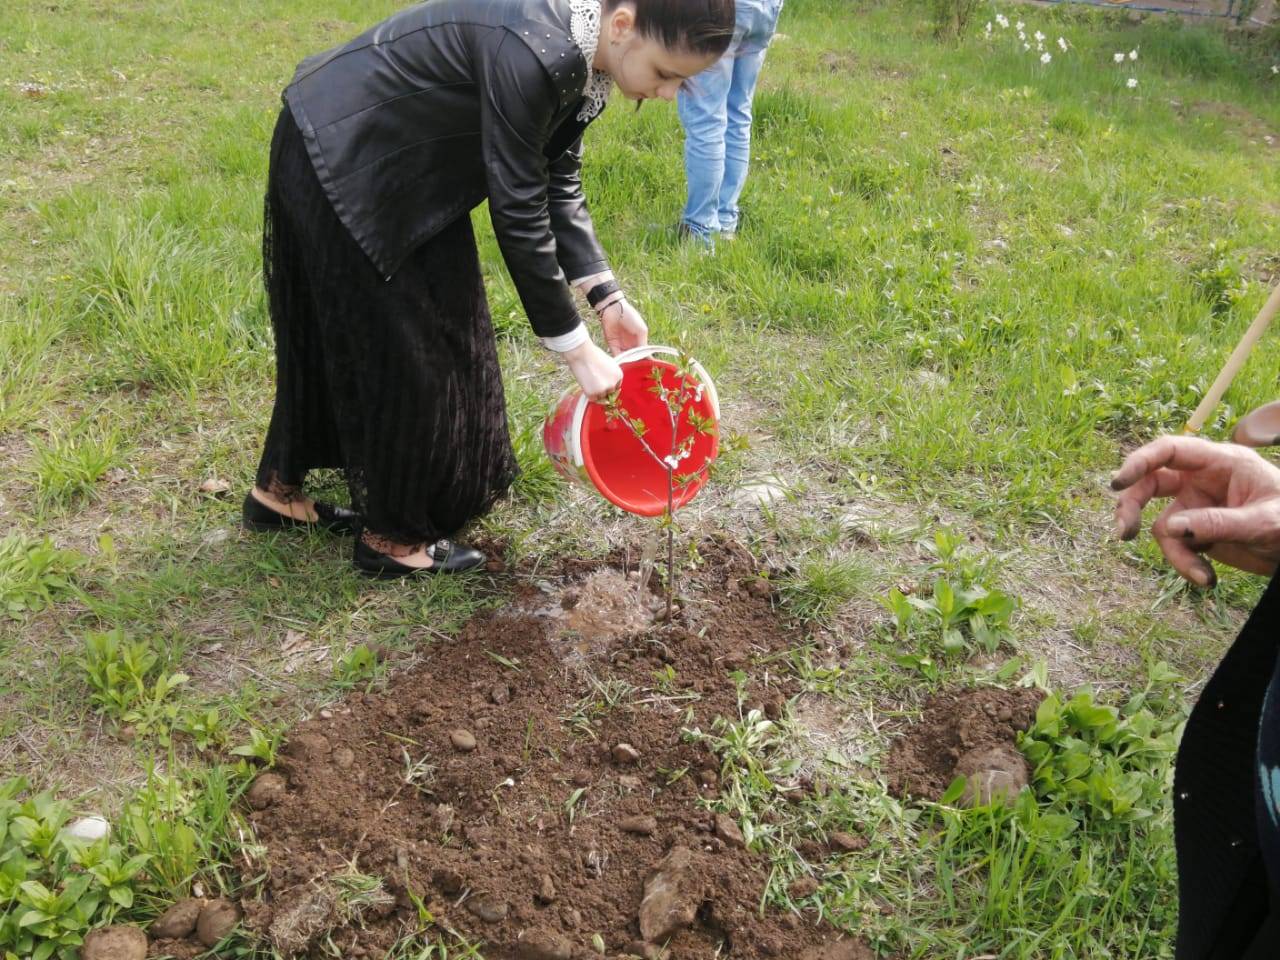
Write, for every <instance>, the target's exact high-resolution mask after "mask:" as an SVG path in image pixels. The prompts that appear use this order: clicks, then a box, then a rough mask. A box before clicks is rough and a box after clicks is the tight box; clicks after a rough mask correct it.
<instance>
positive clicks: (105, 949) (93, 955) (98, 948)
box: [80, 925, 147, 960]
mask: <svg viewBox="0 0 1280 960" xmlns="http://www.w3.org/2000/svg"><path fill="white" fill-rule="evenodd" d="M146 955H147V935H146V934H145V933H143V932H142V931H141V930H139V929H138V928H137V927H129V926H123V925H122V926H115V927H99V928H98V929H97V930H94V931H92V932H90V934H89V935H88V936H87V937H85V938H84V944H83V945H82V946H81V947H80V956H81V957H82V958H83V960H144V958H145V957H146Z"/></svg>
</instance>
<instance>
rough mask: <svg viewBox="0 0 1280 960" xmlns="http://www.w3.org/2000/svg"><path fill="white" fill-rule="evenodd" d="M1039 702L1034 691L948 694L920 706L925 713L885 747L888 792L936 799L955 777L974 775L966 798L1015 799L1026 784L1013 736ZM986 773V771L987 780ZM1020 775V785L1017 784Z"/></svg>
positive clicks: (1027, 723)
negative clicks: (972, 792)
mask: <svg viewBox="0 0 1280 960" xmlns="http://www.w3.org/2000/svg"><path fill="white" fill-rule="evenodd" d="M1043 699H1044V693H1043V692H1041V691H1039V690H1032V689H1026V688H1021V687H1019V688H1016V689H1013V690H1000V689H996V688H993V687H984V688H981V689H977V690H953V691H948V692H944V693H940V694H938V695H937V696H935V697H933V698H932V699H930V700H929V702H928V703H926V704H925V708H924V715H923V716H922V717H921V718H920V720H919V721H918V722H916V723H914V724H912V725H911V726H910V727H908V728H907V729H906V731H905V732H904V733H903V735H902V736H901V737H899V738H898V739H896V740H895V741H894V742H893V745H892V746H891V747H890V748H889V753H888V756H887V757H886V759H885V763H884V772H885V774H886V776H887V778H888V782H889V789H890V790H892V791H893V792H894V793H896V794H898V795H900V796H904V797H920V798H923V799H927V800H936V799H938V797H940V796H941V795H942V794H943V792H944V791H945V790H946V789H947V787H949V786H950V785H951V782H952V781H953V780H954V779H955V778H956V776H957V775H958V774H962V773H963V774H965V775H966V776H969V777H974V776H975V774H983V776H981V777H976V778H975V779H977V780H981V781H983V782H986V781H990V782H989V783H987V784H986V787H985V790H986V793H985V796H984V794H983V792H982V791H983V790H984V787H983V786H982V785H981V784H979V783H975V784H974V785H973V786H972V789H973V790H974V791H976V794H975V795H973V796H972V797H971V800H974V801H977V802H989V800H990V799H991V797H992V796H993V795H994V794H996V793H1001V794H1003V795H1006V796H1008V795H1016V794H1017V791H1018V790H1019V789H1021V787H1022V786H1023V785H1025V784H1026V782H1027V770H1026V761H1025V760H1024V759H1022V754H1021V753H1020V752H1019V751H1018V749H1017V742H1018V733H1019V731H1022V730H1026V729H1027V728H1028V727H1030V726H1031V723H1032V721H1033V720H1034V719H1035V714H1036V708H1037V707H1038V706H1039V705H1040V701H1041V700H1043ZM986 773H991V774H992V775H991V776H990V777H987V776H986ZM1019 776H1020V778H1021V779H1020V781H1019Z"/></svg>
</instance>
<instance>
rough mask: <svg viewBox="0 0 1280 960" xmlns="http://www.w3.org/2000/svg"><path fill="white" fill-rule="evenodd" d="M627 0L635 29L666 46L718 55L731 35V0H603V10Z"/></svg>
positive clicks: (689, 51)
mask: <svg viewBox="0 0 1280 960" xmlns="http://www.w3.org/2000/svg"><path fill="white" fill-rule="evenodd" d="M623 2H628V3H630V4H631V5H632V6H634V7H635V8H636V30H637V31H638V32H639V33H640V35H641V36H644V37H648V38H649V39H650V40H656V41H657V42H658V43H661V44H662V45H663V46H664V47H666V48H667V49H669V50H683V51H685V52H686V53H694V54H703V55H705V56H714V57H719V56H721V55H722V54H723V53H724V52H725V51H726V50H727V49H729V41H730V40H732V39H733V24H734V5H733V0H606V3H605V12H608V11H611V10H614V9H616V8H617V6H618V5H619V4H620V3H623Z"/></svg>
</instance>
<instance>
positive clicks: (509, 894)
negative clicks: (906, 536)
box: [246, 542, 871, 960]
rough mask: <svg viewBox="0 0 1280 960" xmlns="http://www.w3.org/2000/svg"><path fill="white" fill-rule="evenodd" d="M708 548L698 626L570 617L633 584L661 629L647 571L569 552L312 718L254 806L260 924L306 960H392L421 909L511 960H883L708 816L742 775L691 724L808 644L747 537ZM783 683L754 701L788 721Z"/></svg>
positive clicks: (733, 702) (725, 707)
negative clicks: (768, 906) (729, 775)
mask: <svg viewBox="0 0 1280 960" xmlns="http://www.w3.org/2000/svg"><path fill="white" fill-rule="evenodd" d="M700 549H701V553H702V556H703V557H704V558H706V559H707V561H708V562H707V564H706V565H705V566H704V567H703V568H702V570H701V571H700V573H699V575H698V579H697V582H696V583H694V584H691V585H690V586H689V590H688V591H687V592H688V593H690V595H696V596H698V597H701V598H703V599H702V600H701V601H700V602H699V603H697V604H693V603H690V604H689V605H688V607H689V610H688V620H687V621H686V622H684V623H681V624H677V625H650V626H648V627H646V628H644V629H641V630H639V631H638V632H632V633H622V634H616V633H615V632H613V631H611V630H609V629H600V627H601V622H600V618H598V617H595V616H594V615H593V616H590V617H586V616H584V614H585V613H586V611H584V612H583V614H580V615H578V616H573V617H566V616H564V615H562V614H563V612H564V611H565V610H566V609H567V610H569V611H573V610H576V609H578V607H579V606H581V605H582V604H583V603H584V602H585V603H588V604H593V603H596V602H597V600H603V599H604V594H605V593H607V591H608V589H618V590H622V589H624V588H625V585H626V584H628V583H631V584H632V585H633V587H634V589H635V590H636V591H637V598H636V601H635V602H636V603H637V605H638V606H637V610H636V613H635V616H636V621H637V622H648V620H650V619H651V604H650V602H649V601H648V600H647V599H645V598H643V597H640V596H639V594H640V593H642V592H643V591H641V590H640V588H639V586H638V584H636V583H635V578H628V577H627V576H626V574H625V572H623V573H622V574H621V575H620V576H616V575H615V573H609V574H607V575H602V574H601V572H600V568H599V567H598V566H597V567H596V568H595V569H591V568H590V567H588V566H585V565H578V564H573V563H570V564H566V565H565V567H564V568H563V569H562V571H561V573H562V574H563V576H562V577H561V578H558V581H559V582H558V583H554V584H550V585H549V584H548V581H546V580H544V581H543V582H542V583H541V584H540V585H531V586H530V587H529V588H528V589H527V590H526V591H525V595H524V596H522V597H519V598H517V600H516V602H515V603H513V604H512V605H511V606H510V607H508V608H506V609H504V610H501V611H498V612H497V613H491V614H487V615H484V616H482V617H479V618H477V619H475V620H473V621H471V622H470V623H469V624H468V625H467V626H466V627H464V629H463V630H462V631H461V633H460V634H459V635H458V636H457V637H456V638H455V639H454V640H452V641H451V642H448V643H443V642H442V643H440V644H438V645H436V646H435V647H433V648H431V649H430V650H429V651H428V652H427V653H426V659H425V661H424V662H423V663H422V664H421V665H420V666H417V667H415V668H414V669H413V670H412V671H410V672H408V673H406V674H403V675H401V676H399V677H397V678H395V679H393V680H392V681H391V682H390V683H389V684H388V686H387V687H386V689H384V690H381V691H378V692H376V693H365V694H356V695H353V696H352V697H350V698H348V700H347V701H346V702H344V703H342V704H339V705H335V706H334V707H332V708H330V710H328V711H327V716H325V717H317V718H315V719H313V720H310V721H308V722H306V723H304V724H302V725H300V726H299V727H297V728H295V729H294V730H292V731H291V732H290V733H289V734H288V735H287V738H286V745H285V748H284V750H283V751H282V756H281V759H280V762H279V764H278V766H277V768H276V770H275V771H274V772H275V773H277V774H279V775H281V776H283V777H284V778H285V781H286V786H285V789H284V790H283V791H278V790H277V789H276V786H278V785H274V784H273V785H272V787H271V788H270V789H265V788H264V789H263V790H262V791H260V792H259V794H257V796H258V797H259V798H264V797H269V798H270V800H269V802H267V803H266V804H265V805H264V806H262V807H261V808H260V809H254V808H253V807H252V806H251V807H249V809H248V810H247V815H248V816H249V817H250V819H251V820H252V822H253V825H254V828H255V830H256V832H257V835H258V838H259V840H260V841H261V842H262V843H263V844H264V845H265V850H266V852H265V861H266V864H267V870H268V873H267V879H266V883H265V887H264V892H265V894H264V903H262V904H254V905H252V907H247V909H246V913H247V915H248V918H247V920H246V923H247V925H248V926H249V927H250V928H251V929H253V930H255V931H257V932H258V933H260V934H262V935H263V936H266V937H267V938H268V939H270V940H271V941H272V942H273V944H274V945H275V946H276V948H277V949H278V950H279V951H280V952H281V953H282V954H283V955H285V956H307V955H315V956H319V955H320V949H321V948H320V946H319V944H320V943H321V942H322V941H327V942H331V943H332V944H333V945H335V946H336V947H337V948H338V949H339V950H340V951H341V952H342V955H343V956H352V957H363V956H381V955H382V953H383V952H384V951H385V950H386V949H387V948H388V947H390V946H391V945H392V944H393V943H394V942H395V941H396V940H397V938H399V937H401V936H403V935H405V934H406V933H411V932H413V931H414V930H415V929H417V927H418V922H419V920H418V918H419V912H418V908H417V906H416V904H415V903H414V900H415V899H417V900H419V901H420V902H421V903H422V904H423V905H424V906H425V907H426V908H427V909H428V910H429V911H430V913H431V915H432V916H433V917H434V919H435V932H436V933H439V932H441V931H447V930H452V931H457V932H459V933H461V934H463V935H465V936H466V937H467V938H468V939H470V940H472V941H479V942H483V944H484V946H483V947H482V952H483V954H484V956H485V957H487V958H490V960H504V958H513V960H540V958H553V960H554V958H566V960H585V958H587V957H598V956H600V953H599V952H598V947H599V944H600V943H601V942H603V944H604V948H605V954H604V955H605V956H608V957H624V956H642V957H657V956H665V957H669V958H671V960H686V958H688V960H695V958H696V960H701V958H707V960H710V958H712V957H735V958H745V960H756V958H768V957H800V958H807V960H829V958H835V957H857V956H862V955H863V954H862V953H861V951H862V949H863V948H862V947H861V946H860V945H858V944H856V943H855V942H853V941H849V940H841V939H840V937H839V935H838V934H837V933H836V932H835V931H832V930H830V929H829V928H824V927H820V926H819V925H818V922H817V918H816V916H815V915H812V914H809V915H796V914H779V913H777V912H773V913H766V914H765V915H764V916H763V917H762V916H761V915H760V911H759V905H760V902H761V899H762V896H763V894H764V890H765V885H766V883H767V879H768V876H769V864H767V863H765V862H762V860H761V858H760V857H759V856H757V855H756V854H754V853H752V852H750V851H748V850H747V849H746V848H745V846H744V845H743V843H742V836H741V833H740V832H739V831H738V829H737V826H736V824H734V823H733V821H732V820H730V819H729V818H727V817H725V816H723V815H720V816H719V817H717V816H716V815H715V814H714V813H713V812H711V811H710V810H709V809H708V805H709V803H710V802H711V801H713V800H714V799H715V797H716V796H717V793H718V789H719V778H720V764H719V761H718V759H717V758H716V757H715V756H714V754H713V753H712V752H711V751H710V750H709V749H708V748H707V747H706V746H705V745H704V744H702V743H699V742H695V741H694V740H693V739H692V738H690V737H689V736H687V735H686V732H685V731H686V730H687V729H688V728H691V727H695V726H696V727H699V728H701V729H702V730H710V729H711V727H712V724H713V721H714V718H715V717H717V716H724V717H731V718H736V717H737V715H738V709H739V704H738V696H737V690H736V687H735V684H734V681H733V678H732V677H731V676H730V674H731V672H733V671H736V670H741V669H744V668H747V667H749V665H750V663H751V661H752V660H753V659H754V658H755V657H759V656H768V655H770V654H774V653H777V652H779V651H781V650H784V649H786V648H788V647H789V646H792V645H795V644H797V643H799V642H801V638H800V637H799V636H798V635H792V634H791V633H790V632H788V630H787V629H786V628H785V627H784V626H783V625H782V624H781V623H780V621H779V620H778V618H777V616H776V614H775V613H774V611H773V609H772V604H771V598H770V596H769V594H768V591H767V590H762V589H759V583H758V581H757V578H756V571H755V569H754V567H753V561H752V559H751V558H750V555H749V554H747V553H746V551H745V550H741V548H735V547H734V545H732V544H730V543H726V542H716V543H712V544H704V545H703V546H702V547H701V548H700ZM549 586H550V589H549ZM557 592H559V594H560V597H559V599H560V600H561V601H562V602H561V605H560V606H559V610H560V611H561V614H555V615H552V614H549V613H547V612H546V611H547V610H548V609H551V608H554V607H556V604H555V603H553V602H551V601H552V600H554V599H555V594H556V593H557ZM539 594H541V595H542V596H541V597H540V596H539ZM598 595H599V596H598ZM565 600H568V604H569V605H568V607H567V608H566V607H565V606H564V605H563V601H565ZM599 606H600V608H601V609H603V610H605V611H606V612H607V613H608V614H609V616H608V617H605V618H604V619H605V620H607V621H608V622H609V623H611V624H615V623H617V622H619V621H622V622H627V623H630V622H632V620H631V619H630V618H631V614H630V613H629V612H628V611H627V610H625V609H623V608H622V607H621V606H619V605H617V604H614V603H612V601H608V602H601V603H599ZM540 609H541V610H543V615H539V614H538V612H537V611H538V610H540ZM531 610H532V611H533V612H530V611H531ZM583 627H586V629H582V628H583ZM566 634H568V635H570V636H571V637H575V638H577V640H578V642H576V643H570V644H569V645H568V646H566V644H565V641H564V637H565V635H566ZM566 653H568V654H571V655H566ZM760 674H761V675H762V676H767V677H769V679H768V681H767V682H764V681H755V682H753V683H752V684H751V685H750V686H749V687H748V688H747V696H748V697H749V698H750V703H749V704H747V706H758V707H761V708H762V709H765V710H767V711H768V712H770V713H772V714H774V715H776V714H777V713H778V710H779V708H780V706H781V704H782V703H783V702H784V700H785V698H786V697H787V696H788V695H789V694H790V693H792V692H793V691H791V690H790V689H788V688H787V687H786V686H785V683H784V682H783V681H779V680H778V678H776V677H775V676H774V675H773V674H772V673H768V672H766V671H760ZM780 684H781V685H780ZM356 874H359V875H362V876H365V877H376V878H380V879H381V885H380V890H378V891H376V892H377V894H378V895H377V896H368V895H366V893H367V891H366V887H367V884H364V882H363V881H354V883H355V886H356V887H358V888H359V890H358V891H355V892H353V890H352V886H353V879H352V878H353V875H356ZM362 884H363V885H362ZM383 894H385V895H383ZM663 945H665V947H666V951H667V952H665V953H662V952H661V951H660V948H661V947H662V946H663ZM831 950H835V951H836V952H834V953H832V952H829V951H831ZM865 956H867V957H870V956H871V955H870V954H869V953H867V954H865Z"/></svg>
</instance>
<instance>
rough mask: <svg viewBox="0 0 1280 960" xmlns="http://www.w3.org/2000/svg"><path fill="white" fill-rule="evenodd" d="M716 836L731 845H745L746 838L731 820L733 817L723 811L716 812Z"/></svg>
mask: <svg viewBox="0 0 1280 960" xmlns="http://www.w3.org/2000/svg"><path fill="white" fill-rule="evenodd" d="M716 836H717V837H719V838H720V839H721V840H722V841H723V842H725V843H727V844H728V845H729V846H731V847H745V846H746V845H747V841H746V839H745V838H744V837H743V836H742V831H741V830H740V829H738V825H737V824H736V823H734V822H733V818H731V817H730V816H728V815H727V814H724V813H717V814H716Z"/></svg>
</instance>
